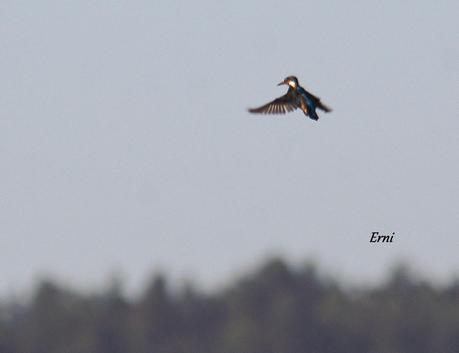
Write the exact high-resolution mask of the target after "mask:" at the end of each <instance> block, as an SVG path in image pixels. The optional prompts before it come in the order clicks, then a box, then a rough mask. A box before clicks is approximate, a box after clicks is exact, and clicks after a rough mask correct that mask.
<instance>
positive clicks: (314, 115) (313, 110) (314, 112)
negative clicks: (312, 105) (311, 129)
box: [307, 109, 319, 120]
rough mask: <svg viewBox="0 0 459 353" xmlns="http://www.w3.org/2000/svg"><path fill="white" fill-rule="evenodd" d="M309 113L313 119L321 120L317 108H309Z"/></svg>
mask: <svg viewBox="0 0 459 353" xmlns="http://www.w3.org/2000/svg"><path fill="white" fill-rule="evenodd" d="M307 115H309V117H310V118H311V119H312V120H319V116H318V115H317V113H316V110H315V109H308V114H307Z"/></svg>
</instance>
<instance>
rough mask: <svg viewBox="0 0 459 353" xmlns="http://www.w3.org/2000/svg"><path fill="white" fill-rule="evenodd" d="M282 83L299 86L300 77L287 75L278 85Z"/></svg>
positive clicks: (293, 86)
mask: <svg viewBox="0 0 459 353" xmlns="http://www.w3.org/2000/svg"><path fill="white" fill-rule="evenodd" d="M280 85H289V86H290V87H292V88H297V87H298V79H297V78H296V77H295V76H289V77H286V78H285V79H284V80H283V81H282V82H280V83H279V84H278V86H280Z"/></svg>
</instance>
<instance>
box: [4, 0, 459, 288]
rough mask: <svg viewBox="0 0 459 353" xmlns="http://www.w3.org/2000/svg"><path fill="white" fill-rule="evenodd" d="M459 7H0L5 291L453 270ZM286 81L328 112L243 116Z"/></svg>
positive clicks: (458, 240) (458, 224) (458, 174)
mask: <svg viewBox="0 0 459 353" xmlns="http://www.w3.org/2000/svg"><path fill="white" fill-rule="evenodd" d="M458 4H459V3H458V2H457V1H454V0H451V1H446V0H444V1H400V0H388V1H339V0H336V1H266V0H263V1H253V2H247V1H227V2H226V3H225V4H223V3H222V2H218V1H214V0H206V1H170V0H167V1H165V0H164V1H162V0H153V1H151V0H148V1H147V0H143V1H70V0H68V1H49V0H43V1H13V0H3V1H1V3H0V48H1V51H0V78H1V79H0V163H1V167H0V168H1V172H0V242H1V244H0V293H6V294H7V293H11V292H15V291H17V290H23V289H24V288H28V287H29V286H31V285H33V283H35V281H36V280H37V278H39V277H40V276H43V275H46V274H48V275H52V276H55V277H56V278H58V279H61V280H63V281H68V282H69V283H74V284H76V285H79V286H100V285H101V283H102V282H103V281H104V280H105V279H106V278H107V277H108V275H109V274H111V273H113V272H114V271H121V272H122V273H123V275H124V276H125V278H126V280H127V282H128V285H129V286H131V287H136V286H139V285H140V284H141V283H142V282H143V280H144V279H145V278H146V277H147V276H148V275H149V274H150V273H151V272H152V271H154V270H164V271H165V272H166V273H168V274H170V275H172V276H173V277H174V278H176V279H183V278H185V277H189V278H192V279H194V280H196V281H197V282H198V284H202V285H205V286H211V287H212V286H218V285H221V284H223V283H225V281H227V280H228V279H229V278H232V276H234V275H235V274H237V273H238V272H239V271H241V270H244V269H247V268H250V267H251V266H253V265H254V264H256V263H258V262H259V261H260V260H261V259H263V258H265V257H266V256H268V255H269V254H281V255H285V256H286V257H287V258H288V259H291V260H292V261H298V262H299V261H302V260H305V259H312V260H315V261H317V262H318V263H319V264H321V265H322V266H323V268H324V269H326V270H329V271H332V273H335V274H336V275H338V276H339V277H342V278H343V279H344V280H346V279H349V280H356V281H365V280H378V279H380V278H381V276H382V275H383V274H384V273H385V271H386V270H387V269H388V268H390V266H392V265H393V264H394V263H395V262H396V261H397V259H405V260H406V261H408V262H409V263H410V264H412V265H413V266H414V267H415V268H416V269H417V270H419V271H422V272H423V273H426V274H428V275H430V276H432V277H433V278H435V279H439V280H445V279H448V278H450V276H452V275H454V274H457V273H458V272H459V256H458V249H459V236H458V229H459V186H458V180H459V163H458V162H459V137H458V136H459V116H458V111H459V100H458V97H459V75H458V73H459V49H458V42H459V38H458V33H459V31H458V24H457V13H458V10H459V5H458ZM291 74H295V75H297V76H298V78H299V80H300V84H303V85H304V87H305V88H306V89H309V90H310V91H311V92H313V93H315V94H316V95H318V96H320V97H321V98H322V99H323V101H324V102H325V103H327V104H328V105H330V106H331V107H333V109H334V111H333V112H332V113H330V114H325V113H323V112H319V114H320V117H321V119H320V120H319V121H318V122H315V121H312V120H310V119H308V118H305V117H304V115H303V114H302V113H301V112H298V111H296V112H294V113H290V114H288V115H287V116H280V117H276V116H268V117H264V116H254V115H250V114H249V113H247V111H246V109H247V108H248V107H253V106H258V105H261V104H264V103H266V102H268V101H269V100H271V99H273V98H275V97H278V96H280V95H282V94H283V93H284V92H285V87H277V86H276V84H277V83H278V82H279V81H280V80H282V79H283V78H284V77H285V76H288V75H291ZM372 231H380V232H383V233H392V232H395V234H396V235H395V238H394V243H393V244H383V245H375V244H370V243H369V238H370V234H371V232H372Z"/></svg>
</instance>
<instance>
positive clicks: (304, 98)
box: [249, 76, 332, 120]
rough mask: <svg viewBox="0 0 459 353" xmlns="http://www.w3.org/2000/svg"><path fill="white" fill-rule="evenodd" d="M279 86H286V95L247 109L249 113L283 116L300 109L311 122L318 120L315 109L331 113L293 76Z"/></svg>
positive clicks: (329, 109)
mask: <svg viewBox="0 0 459 353" xmlns="http://www.w3.org/2000/svg"><path fill="white" fill-rule="evenodd" d="M281 85H288V91H287V93H286V94H284V95H283V96H282V97H279V98H277V99H275V100H273V101H272V102H269V103H267V104H265V105H262V106H261V107H258V108H253V109H249V112H250V113H258V114H285V113H289V112H291V111H294V110H295V109H297V108H300V109H301V110H302V111H303V113H304V115H306V116H309V117H310V118H311V119H313V120H319V116H318V115H317V113H316V109H317V108H319V109H321V110H323V111H324V112H327V113H328V112H331V111H332V110H331V108H329V107H327V106H326V105H325V104H323V103H322V102H321V101H320V98H318V97H316V96H315V95H313V94H312V93H309V92H308V91H306V90H305V89H304V88H303V87H301V86H300V85H299V83H298V79H297V78H296V77H295V76H289V77H287V78H285V79H284V80H283V81H282V82H280V83H279V84H278V86H281Z"/></svg>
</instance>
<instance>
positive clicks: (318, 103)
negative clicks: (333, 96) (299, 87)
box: [304, 90, 332, 113]
mask: <svg viewBox="0 0 459 353" xmlns="http://www.w3.org/2000/svg"><path fill="white" fill-rule="evenodd" d="M304 91H305V92H306V94H307V95H308V96H309V97H311V98H312V100H313V101H314V103H315V105H316V107H317V108H319V109H321V110H323V111H324V112H327V113H329V112H331V111H332V109H331V108H330V107H329V106H327V105H325V104H324V103H322V102H321V101H320V98H319V97H317V96H315V95H313V94H312V93H311V92H308V91H306V90H304Z"/></svg>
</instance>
